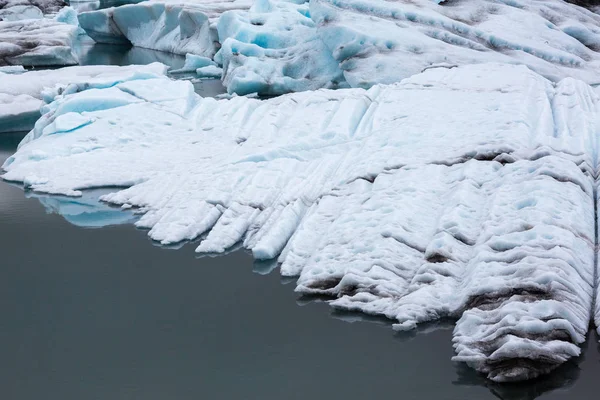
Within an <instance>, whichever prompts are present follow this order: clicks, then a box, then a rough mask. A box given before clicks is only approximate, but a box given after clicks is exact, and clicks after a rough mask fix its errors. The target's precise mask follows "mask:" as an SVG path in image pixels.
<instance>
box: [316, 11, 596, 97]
mask: <svg viewBox="0 0 600 400" xmlns="http://www.w3.org/2000/svg"><path fill="white" fill-rule="evenodd" d="M581 3H583V2H581ZM587 3H590V2H587ZM310 15H311V17H312V18H313V19H314V20H315V22H316V23H317V24H318V25H319V35H320V37H321V39H322V40H323V41H324V42H325V43H326V44H327V46H328V47H329V49H330V50H331V52H332V54H333V57H334V58H335V59H336V60H338V61H339V62H340V66H341V68H342V69H343V70H344V75H345V77H346V80H347V81H348V82H349V83H350V84H351V85H352V86H353V87H370V86H372V85H374V84H377V83H391V82H397V81H399V80H401V79H403V78H406V77H409V76H411V75H414V74H416V73H419V72H421V71H422V70H424V69H425V68H428V67H431V66H434V65H440V64H444V65H463V64H472V63H483V62H490V61H496V62H506V63H513V64H525V65H527V66H529V67H530V68H531V69H533V70H534V71H537V72H538V73H540V74H542V75H543V76H545V77H547V78H549V79H551V80H554V81H558V80H560V79H562V78H565V77H568V76H571V77H575V78H578V79H581V80H584V81H586V82H587V83H590V84H596V83H600V78H599V77H600V53H598V51H600V28H599V26H600V15H598V14H596V13H595V12H594V11H592V10H589V9H586V8H583V7H580V6H577V5H574V4H570V3H568V2H565V1H562V0H546V1H525V0H469V1H441V2H440V1H432V0H416V1H406V0H389V1H384V0H310Z"/></svg>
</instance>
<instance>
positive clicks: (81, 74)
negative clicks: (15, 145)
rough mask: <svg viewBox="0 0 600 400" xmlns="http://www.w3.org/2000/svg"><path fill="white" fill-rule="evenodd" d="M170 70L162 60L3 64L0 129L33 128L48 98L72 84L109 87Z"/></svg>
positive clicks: (0, 90)
mask: <svg viewBox="0 0 600 400" xmlns="http://www.w3.org/2000/svg"><path fill="white" fill-rule="evenodd" d="M165 73H166V67H165V66H164V65H162V64H158V63H155V64H150V65H146V66H129V67H114V66H81V67H79V66H78V67H67V68H62V69H55V70H41V71H29V72H26V71H25V70H24V69H23V68H22V67H21V69H19V68H10V69H8V68H6V67H5V68H0V133H2V132H16V131H26V130H27V131H28V130H31V129H32V128H33V126H34V124H35V122H36V121H37V120H38V119H39V118H40V116H41V113H40V108H41V107H42V106H43V105H44V100H46V101H47V102H51V101H52V100H53V98H54V96H55V95H56V94H59V93H62V92H63V90H65V88H66V87H68V86H69V85H77V86H82V87H87V88H106V87H110V86H113V85H115V84H117V83H120V82H124V81H130V80H135V79H147V78H156V77H159V76H162V75H164V74H165Z"/></svg>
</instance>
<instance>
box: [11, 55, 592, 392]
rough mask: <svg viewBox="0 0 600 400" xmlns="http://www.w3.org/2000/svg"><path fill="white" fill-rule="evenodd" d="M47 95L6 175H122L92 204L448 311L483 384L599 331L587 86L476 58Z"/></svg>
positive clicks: (69, 181)
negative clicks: (359, 77)
mask: <svg viewBox="0 0 600 400" xmlns="http://www.w3.org/2000/svg"><path fill="white" fill-rule="evenodd" d="M48 101H49V104H47V105H45V106H44V107H43V109H42V110H43V112H44V115H43V116H42V118H41V119H40V120H39V121H38V122H37V123H36V126H35V129H34V130H33V131H32V132H31V133H30V134H29V135H28V136H27V137H26V139H25V140H24V141H23V143H22V144H21V145H20V147H19V150H18V152H17V153H16V154H15V155H13V156H12V157H10V158H9V159H8V160H7V161H6V163H5V164H4V166H3V168H4V169H5V170H6V173H5V175H4V176H3V178H4V179H6V180H9V181H16V182H23V183H24V184H25V186H26V187H28V188H29V189H32V190H35V191H39V192H45V193H54V194H64V195H68V196H79V195H81V194H82V190H83V189H89V188H95V187H102V186H123V187H127V188H126V189H123V190H118V191H115V192H114V193H111V194H107V195H104V196H103V197H102V199H103V200H104V201H106V202H108V203H111V204H114V205H121V206H122V207H124V208H126V209H129V208H132V207H134V208H137V209H138V212H139V213H140V214H141V218H140V219H139V221H137V222H136V225H137V226H138V227H140V228H147V229H149V231H148V235H149V236H150V237H151V238H152V239H154V240H156V241H159V242H161V243H163V244H174V243H178V242H181V241H185V240H192V239H196V238H201V241H200V244H199V246H198V248H197V251H198V252H200V253H219V252H223V251H225V250H227V249H228V248H230V247H232V246H234V245H236V243H239V242H241V243H242V244H243V246H244V247H245V248H247V249H249V250H251V251H252V253H253V255H254V256H255V257H256V258H257V259H276V260H277V261H278V262H279V264H280V269H281V273H282V274H283V275H286V276H297V277H298V280H297V288H296V290H297V291H298V292H299V293H304V294H319V295H324V296H330V297H331V299H332V301H331V302H330V304H331V305H332V306H333V307H337V308H340V309H344V310H357V311H362V312H365V313H368V314H374V315H381V316H385V317H387V318H390V319H391V320H394V321H395V324H394V327H395V329H400V330H405V329H411V328H413V327H415V326H416V325H417V324H419V323H423V322H427V321H434V320H437V319H439V318H443V317H450V318H455V319H457V321H458V322H457V324H456V328H455V331H454V347H455V350H456V359H457V360H459V361H464V362H467V363H468V364H469V365H471V366H472V367H474V368H475V369H477V370H478V371H481V372H483V373H485V374H487V376H488V377H489V378H490V379H493V380H495V381H499V382H503V381H512V380H521V379H528V378H533V377H536V376H538V375H540V374H543V373H547V372H548V371H550V370H552V369H554V368H555V367H557V366H558V365H560V364H562V363H563V362H565V361H566V360H568V359H569V358H571V357H574V356H577V355H578V354H579V353H580V348H579V344H581V343H582V342H583V341H584V338H585V335H586V332H587V330H588V326H589V323H590V321H592V320H593V318H594V315H595V316H596V317H595V318H596V323H597V324H598V315H599V314H600V312H599V310H600V308H598V306H597V307H596V311H595V312H594V310H593V305H594V304H598V302H596V303H594V299H595V298H596V297H597V295H598V294H597V287H598V285H597V282H596V281H595V280H596V279H597V275H598V274H597V272H596V264H595V251H596V246H595V244H596V232H595V202H596V201H597V199H596V194H595V193H596V192H597V191H596V188H597V182H596V180H595V176H596V171H597V168H598V149H599V144H598V142H597V132H598V116H599V115H600V109H599V97H598V95H597V93H596V91H595V90H594V89H593V88H592V87H591V86H589V85H587V84H586V83H584V82H582V81H579V80H575V79H572V78H567V79H564V80H561V81H559V82H558V83H556V84H553V83H551V82H550V81H549V80H547V79H545V78H543V77H542V76H540V75H539V74H537V73H535V72H533V71H531V70H530V69H528V68H527V67H525V66H512V65H500V64H478V65H468V66H463V67H458V68H432V69H428V70H427V71H425V72H424V73H422V74H418V75H415V76H413V77H411V78H408V79H405V80H403V81H402V82H400V83H396V84H393V85H389V86H381V85H376V86H374V87H372V88H371V89H369V90H364V89H341V90H336V91H332V90H318V91H311V92H302V93H294V94H289V95H284V96H281V97H278V98H274V99H270V100H264V101H261V100H258V99H252V98H246V97H234V98H232V99H229V100H215V99H211V98H201V97H199V96H198V95H196V94H195V93H194V91H193V87H192V85H191V83H189V82H184V81H171V80H169V79H166V78H164V77H160V76H158V77H153V78H149V79H132V80H127V81H123V82H120V83H117V84H114V85H111V86H110V87H105V88H99V87H96V88H91V87H89V86H88V85H71V86H68V87H66V88H65V89H64V90H63V91H62V94H58V93H56V95H55V96H54V97H52V98H51V99H49V100H48Z"/></svg>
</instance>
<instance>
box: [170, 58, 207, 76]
mask: <svg viewBox="0 0 600 400" xmlns="http://www.w3.org/2000/svg"><path fill="white" fill-rule="evenodd" d="M209 66H217V63H216V62H214V61H213V60H211V59H210V58H208V57H202V56H197V55H195V54H190V53H188V54H186V55H185V63H184V64H183V67H181V68H180V69H176V70H173V71H170V72H171V73H172V74H178V73H184V72H195V71H196V70H197V69H199V68H204V67H209Z"/></svg>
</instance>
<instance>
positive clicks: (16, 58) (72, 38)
mask: <svg viewBox="0 0 600 400" xmlns="http://www.w3.org/2000/svg"><path fill="white" fill-rule="evenodd" d="M83 37H85V32H84V31H83V30H82V29H81V28H79V26H78V25H77V18H76V13H75V11H74V10H73V9H70V8H68V7H67V8H64V9H62V10H61V11H60V12H59V13H57V14H56V16H55V17H54V18H37V19H16V20H14V21H11V20H9V21H0V66H3V65H27V66H56V65H75V64H77V63H78V59H77V54H76V51H75V48H76V46H77V45H78V43H79V41H80V39H82V38H83ZM0 90H1V88H0Z"/></svg>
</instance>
